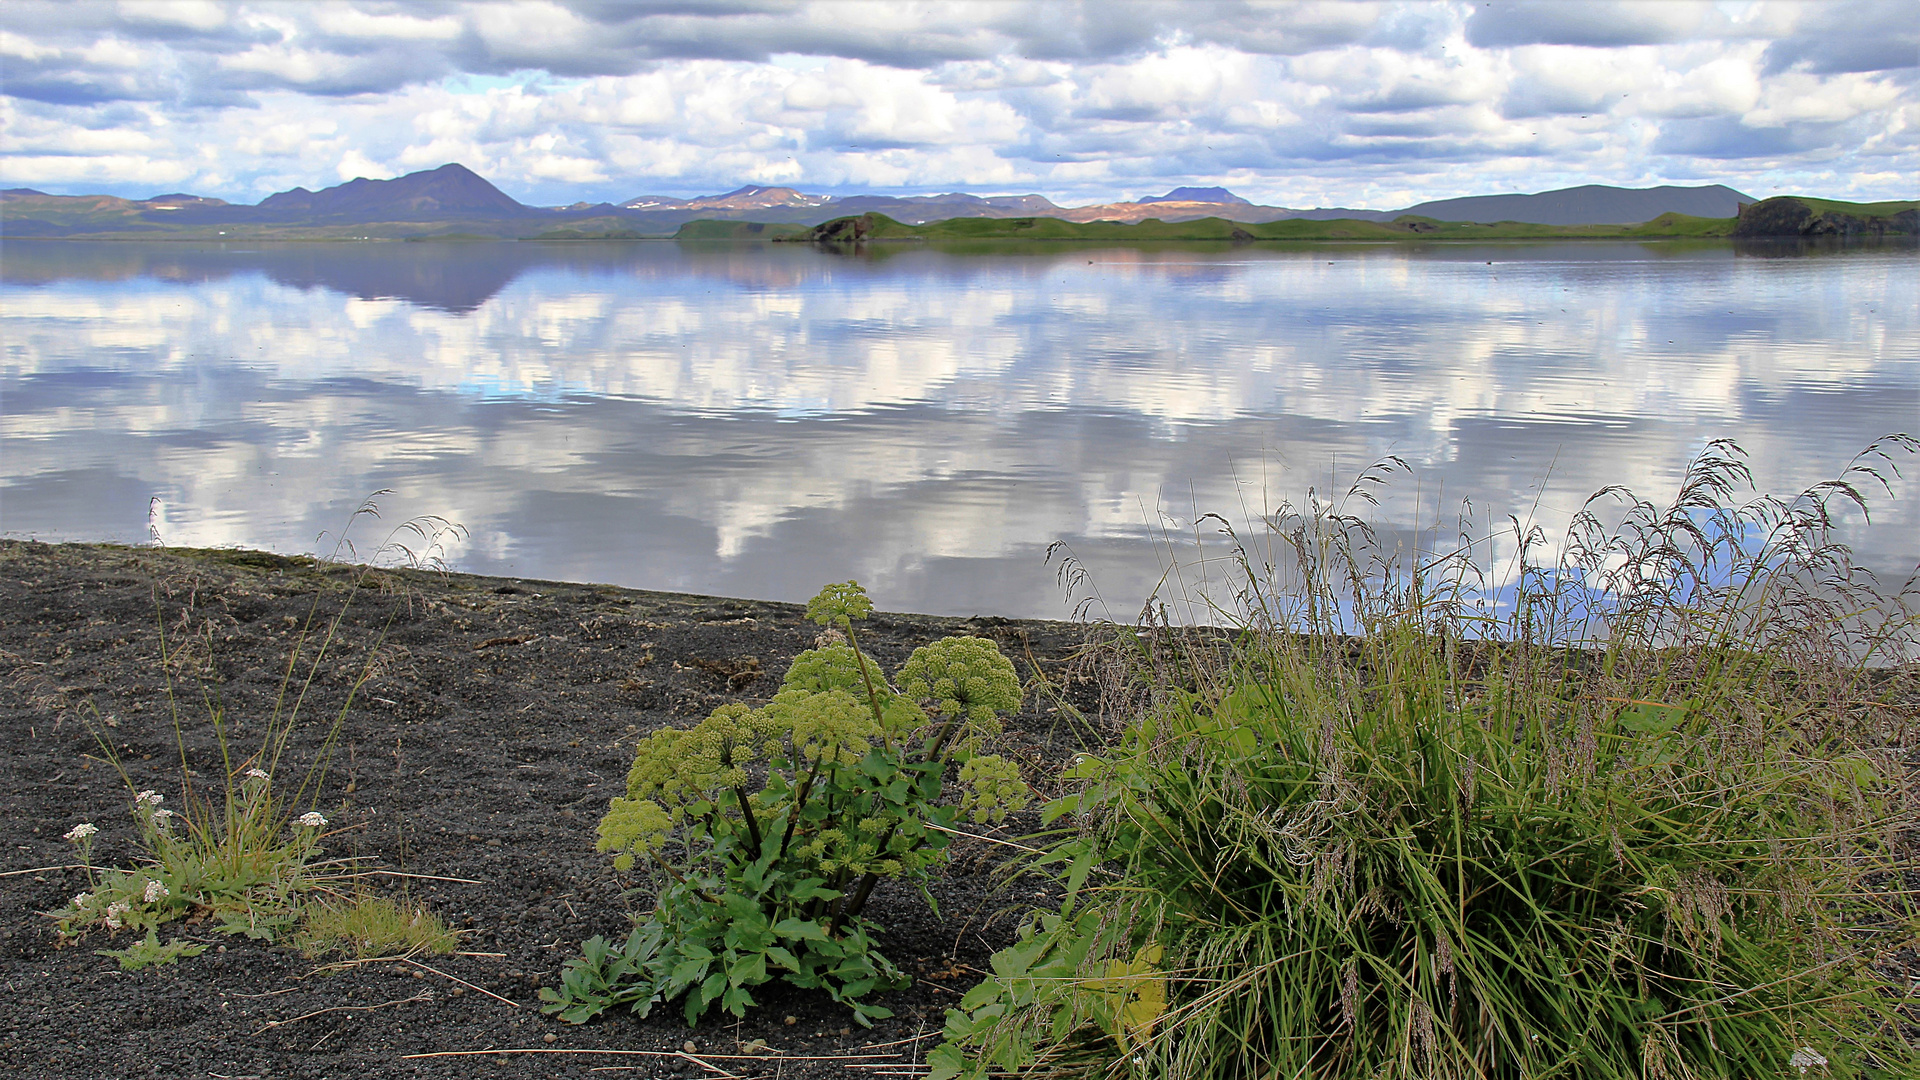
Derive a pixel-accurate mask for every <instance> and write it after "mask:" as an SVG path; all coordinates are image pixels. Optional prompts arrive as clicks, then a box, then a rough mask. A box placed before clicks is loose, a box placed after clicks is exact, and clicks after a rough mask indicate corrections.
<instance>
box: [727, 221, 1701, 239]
mask: <svg viewBox="0 0 1920 1080" xmlns="http://www.w3.org/2000/svg"><path fill="white" fill-rule="evenodd" d="M1735 220H1736V219H1734V218H1696V217H1688V216H1686V215H1685V214H1662V215H1661V216H1659V217H1657V218H1655V219H1653V220H1652V221H1649V222H1645V223H1643V224H1640V225H1533V224H1528V223H1526V222H1518V221H1501V222H1494V223H1492V224H1479V223H1475V222H1467V221H1435V220H1433V219H1431V218H1422V217H1414V216H1412V215H1407V216H1403V217H1400V218H1396V219H1394V220H1393V221H1390V222H1375V221H1355V220H1351V219H1344V218H1343V219H1336V220H1333V221H1312V220H1307V219H1304V218H1295V219H1291V220H1287V221H1268V222H1260V223H1246V222H1237V221H1228V220H1227V219H1225V218H1218V217H1210V218H1199V219H1196V220H1193V221H1177V222H1169V221H1159V220H1156V219H1152V218H1149V219H1147V220H1146V221H1142V222H1140V223H1138V224H1127V223H1125V222H1118V221H1089V222H1073V221H1062V220H1060V219H1058V218H1046V217H1030V218H949V219H948V220H946V221H936V222H930V223H928V224H925V225H907V224H903V223H902V222H898V221H895V220H894V219H892V218H890V217H887V216H886V215H884V214H861V215H859V216H857V217H845V218H836V219H834V220H832V221H829V222H827V223H825V224H823V225H817V226H815V227H814V228H812V229H805V230H799V231H797V232H795V233H794V234H793V235H792V236H790V237H785V238H784V239H791V240H806V241H811V242H814V243H825V244H844V243H867V242H877V243H888V242H915V241H917V242H922V243H936V242H965V241H980V240H996V241H998V240H1057V241H1068V240H1075V241H1086V240H1105V241H1116V242H1122V243H1135V242H1141V241H1210V242H1220V243H1240V244H1246V243H1255V242H1259V241H1315V240H1373V241H1407V240H1507V239H1513V240H1532V239H1593V240H1604V239H1654V238H1659V237H1715V236H1730V235H1732V233H1733V228H1734V223H1735ZM716 224H718V223H716Z"/></svg>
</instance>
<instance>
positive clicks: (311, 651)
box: [48, 491, 460, 966]
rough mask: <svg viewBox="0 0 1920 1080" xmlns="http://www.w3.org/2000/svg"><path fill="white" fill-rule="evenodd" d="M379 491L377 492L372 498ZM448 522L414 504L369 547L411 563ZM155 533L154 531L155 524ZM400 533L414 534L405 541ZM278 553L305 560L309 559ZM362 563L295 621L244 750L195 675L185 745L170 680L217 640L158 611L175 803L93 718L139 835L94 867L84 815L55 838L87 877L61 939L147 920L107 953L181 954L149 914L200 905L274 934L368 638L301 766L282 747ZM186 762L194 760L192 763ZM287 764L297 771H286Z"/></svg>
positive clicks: (287, 924) (205, 655) (308, 839)
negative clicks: (119, 857) (331, 597)
mask: <svg viewBox="0 0 1920 1080" xmlns="http://www.w3.org/2000/svg"><path fill="white" fill-rule="evenodd" d="M385 494H387V492H384V491H382V492H377V493H376V494H375V496H374V498H377V497H379V496H381V495H385ZM378 516H379V508H378V506H377V505H376V504H375V503H374V502H373V500H372V498H370V499H368V500H367V501H366V502H364V503H362V504H361V505H360V507H359V508H358V509H357V510H355V511H354V513H353V515H352V516H351V517H350V519H349V522H348V528H347V529H344V530H342V532H341V534H340V538H339V540H338V542H337V544H336V547H335V549H334V555H335V556H336V557H337V556H340V555H342V554H343V553H345V554H351V553H352V550H353V548H352V544H351V542H350V541H349V540H348V539H347V533H348V532H350V531H351V528H352V525H353V523H354V522H355V521H357V520H358V519H360V518H361V517H375V518H377V517H378ZM458 532H460V528H459V526H457V525H453V524H451V523H449V522H446V521H444V520H443V519H439V518H433V517H423V518H416V519H414V520H411V521H408V522H405V523H403V524H401V525H400V526H399V527H398V528H396V529H395V530H394V531H393V533H391V534H390V535H389V536H388V538H387V540H386V541H385V542H384V543H383V544H382V545H381V546H380V548H379V549H378V550H377V551H376V552H375V553H374V559H373V561H374V562H375V563H378V562H380V561H381V560H382V559H398V560H400V561H404V562H407V563H410V564H413V565H419V564H421V563H422V562H429V563H430V562H433V561H436V559H435V552H437V551H438V550H439V547H440V541H441V539H442V538H443V537H444V536H445V535H448V534H451V533H458ZM155 540H156V542H158V535H157V533H156V534H155ZM409 542H411V543H412V544H413V545H415V546H411V547H410V546H408V545H409ZM221 557H223V558H225V559H226V560H227V561H231V562H235V563H239V564H249V563H255V562H258V561H260V560H261V559H265V560H266V561H268V562H269V563H272V562H274V560H276V559H277V557H274V556H254V555H250V554H246V553H240V554H226V555H222V556H221ZM281 562H283V563H284V564H287V565H313V562H312V561H311V560H307V561H302V560H282V561H281ZM371 572H372V567H371V566H366V567H362V568H360V570H359V572H358V573H357V574H356V575H355V576H354V578H353V579H352V583H351V585H350V586H349V587H348V589H347V591H346V596H345V598H344V599H343V600H342V602H341V604H340V607H339V609H338V610H337V611H335V612H334V614H333V616H332V618H331V619H323V618H322V617H321V614H320V599H319V598H317V597H316V599H315V601H314V607H313V609H312V610H311V611H310V613H309V615H308V618H307V623H306V625H305V626H303V627H301V628H300V630H299V631H298V633H297V634H296V636H295V639H294V642H293V646H292V649H291V651H290V652H289V654H288V656H287V666H286V669H285V671H284V672H283V673H282V675H281V681H280V687H279V691H278V693H277V695H276V697H275V700H274V705H273V708H272V710H271V711H270V712H269V714H268V715H267V716H265V717H264V718H262V720H261V721H260V722H259V724H258V728H257V730H258V736H257V744H256V745H254V746H253V747H252V748H251V752H243V749H242V748H241V747H240V746H238V745H237V743H236V739H235V736H234V728H235V726H236V725H235V724H233V723H232V722H231V721H229V720H228V718H227V713H226V710H225V708H224V707H223V706H222V704H221V702H220V701H219V698H218V696H217V694H216V692H215V690H214V688H213V686H212V684H211V682H210V681H208V682H203V683H202V684H201V686H200V687H199V691H200V697H201V703H202V706H203V707H204V709H205V711H206V719H207V723H208V725H209V726H210V727H211V728H212V731H213V742H214V746H215V750H216V760H212V761H199V760H196V759H197V758H198V757H199V755H197V754H195V753H193V752H191V751H190V749H189V741H190V740H189V738H188V735H187V730H186V728H187V721H186V720H185V719H184V718H183V716H182V712H183V710H182V708H181V702H180V700H179V698H180V696H181V695H179V694H178V693H177V692H176V691H177V687H176V676H177V673H178V672H181V671H186V670H194V669H199V670H201V671H202V672H210V668H209V667H208V666H205V665H209V663H210V660H211V658H212V656H213V655H214V653H215V649H216V646H215V642H214V637H213V627H212V624H210V623H208V624H203V626H202V630H201V633H200V634H199V635H197V636H188V637H185V638H184V639H181V640H178V641H173V640H170V639H169V636H168V634H167V626H168V623H169V620H168V619H167V618H166V617H164V613H162V614H163V617H161V618H160V619H159V628H160V657H159V667H160V670H161V673H162V675H163V677H164V680H165V685H166V701H167V710H166V711H167V715H168V717H169V721H170V724H171V726H172V729H173V739H174V748H175V751H176V753H177V756H178V760H179V769H180V776H179V799H178V805H179V809H177V810H176V809H174V808H173V807H171V806H167V805H165V804H166V803H167V802H168V801H169V800H168V796H167V795H165V794H162V793H161V792H160V791H158V790H155V789H152V788H141V786H140V785H138V784H136V783H135V782H134V780H133V777H132V776H131V774H129V772H128V770H127V767H126V764H125V763H124V762H122V761H121V759H120V755H119V752H118V747H117V744H116V743H115V742H114V741H113V740H112V739H110V738H108V737H107V736H106V732H105V730H104V728H103V727H102V726H101V725H99V724H96V725H95V726H94V738H95V742H96V744H97V745H98V746H99V748H100V752H101V754H102V756H103V757H105V758H106V760H107V761H108V762H109V763H110V764H111V765H112V766H113V768H114V770H115V771H116V772H118V773H119V775H120V780H121V782H122V783H124V784H125V785H126V790H127V795H128V802H129V809H130V811H131V813H132V817H133V821H134V831H135V844H136V846H137V848H138V849H139V851H140V852H141V853H142V858H141V859H140V862H139V865H137V866H134V867H131V868H112V867H108V868H98V869H97V868H95V867H94V865H93V857H92V856H93V846H94V843H95V838H96V837H97V836H98V835H99V833H100V829H99V827H98V826H96V825H94V824H93V823H92V822H81V823H79V824H77V825H75V826H74V827H73V828H72V829H70V830H69V831H68V832H67V833H66V836H65V839H66V840H67V841H68V842H70V843H72V844H74V845H75V846H76V847H77V848H78V849H79V851H80V854H81V860H82V862H83V863H84V864H85V865H86V868H87V875H88V881H89V884H90V886H91V887H90V888H89V889H88V890H87V891H85V892H82V893H79V894H76V895H75V896H74V897H73V898H72V899H70V900H69V901H68V902H67V903H66V904H64V905H62V906H61V907H59V908H57V909H55V910H54V911H52V912H49V913H48V914H49V915H50V916H51V917H52V918H53V919H54V920H55V923H56V925H57V926H58V929H59V933H60V935H61V937H62V938H63V939H65V938H75V937H79V936H81V935H83V934H85V933H87V932H89V931H105V932H106V933H107V934H108V936H110V937H117V936H118V935H119V934H120V933H121V932H122V931H133V932H135V933H138V932H140V931H146V932H147V943H146V944H145V945H140V944H136V945H135V946H131V947H130V951H129V950H118V951H113V950H109V951H106V952H105V953H104V954H105V955H112V956H115V957H117V958H118V959H120V961H121V963H122V965H123V966H124V965H126V964H128V963H129V962H132V961H136V960H137V961H138V962H140V963H142V964H145V963H159V962H172V960H173V959H174V958H176V957H178V956H190V955H194V950H193V949H192V948H189V947H184V946H183V947H181V948H179V949H175V948H174V947H173V946H162V945H160V944H159V940H158V937H157V928H158V927H160V926H164V925H166V924H167V923H170V922H173V921H175V920H178V919H183V918H188V917H192V918H196V919H210V920H212V921H213V923H214V926H215V928H216V929H218V930H220V931H221V932H223V933H228V934H244V935H245V936H247V937H250V938H255V939H258V940H263V941H277V940H280V939H281V938H282V937H283V936H284V935H285V934H286V932H287V931H289V930H290V929H292V927H293V925H294V922H295V920H296V918H297V917H298V914H299V907H300V902H301V899H302V897H303V896H304V895H305V894H306V893H308V892H309V891H311V890H312V889H313V888H314V887H315V886H316V884H318V883H319V878H318V877H317V875H316V874H315V872H314V871H315V863H316V860H317V859H318V857H319V856H320V854H321V849H320V841H321V840H322V839H324V837H325V835H326V833H325V830H326V827H327V819H326V817H325V815H323V814H322V813H320V811H319V809H318V800H319V797H320V790H321V787H322V784H323V782H324V781H325V778H326V772H327V766H328V764H329V762H330V761H331V759H332V754H333V749H334V747H335V745H336V744H337V742H338V738H339V735H340V731H341V729H342V727H343V726H344V724H345V722H346V717H347V715H348V713H349V711H350V710H351V709H352V708H353V704H354V699H355V697H356V695H357V694H358V693H359V691H360V689H361V687H362V686H364V685H365V683H366V681H367V679H369V678H370V677H371V676H372V673H373V663H374V653H377V651H378V646H377V644H376V646H375V648H374V650H373V651H372V652H370V653H369V654H368V656H367V657H366V658H365V659H364V661H363V662H362V663H361V664H360V665H359V667H358V670H357V671H352V672H351V674H350V680H349V685H348V686H347V688H346V693H345V694H344V696H343V698H342V699H341V703H340V706H339V708H338V710H337V711H335V713H334V714H333V716H332V717H331V719H330V720H329V721H327V722H326V724H325V727H324V729H323V730H322V731H321V732H320V736H319V740H318V747H317V749H316V750H315V752H314V753H313V755H312V756H311V758H310V759H309V760H308V761H307V762H306V763H305V767H304V768H303V769H295V768H294V767H293V761H292V758H291V756H290V748H291V746H292V744H293V742H294V739H295V736H296V734H297V733H299V732H300V731H301V730H302V728H303V727H305V726H306V718H305V715H304V713H303V709H302V706H303V704H304V703H305V701H306V699H307V695H308V694H309V692H312V691H313V690H314V687H315V683H316V681H317V680H318V679H320V678H321V673H322V672H323V671H326V670H328V669H329V668H333V667H335V666H336V664H337V661H336V658H335V652H336V645H337V643H338V638H339V633H340V628H341V624H342V623H343V622H344V620H345V619H346V616H347V612H348V610H349V608H350V606H351V604H352V601H353V597H354V595H355V594H356V593H357V591H358V590H359V588H360V587H361V586H362V584H363V583H365V582H366V581H368V580H369V578H370V575H371ZM192 614H193V612H192V608H191V607H190V606H189V607H188V608H187V609H186V610H183V611H181V612H180V613H179V621H180V623H182V624H186V623H189V622H190V621H191V617H192ZM303 666H304V669H305V670H304V674H303V673H302V668H303ZM196 764H197V765H199V766H200V768H195V767H194V765H196ZM203 769H204V770H205V771H207V772H211V773H212V774H213V775H214V776H215V777H217V781H216V782H215V783H214V784H210V785H209V784H205V783H201V782H197V778H198V777H200V776H201V775H202V770H203ZM289 773H293V774H294V775H295V777H297V779H289V778H288V774H289ZM155 950H159V951H157V952H156V951H155ZM141 958H145V959H141Z"/></svg>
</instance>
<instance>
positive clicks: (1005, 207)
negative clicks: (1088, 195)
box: [0, 164, 1756, 237]
mask: <svg viewBox="0 0 1920 1080" xmlns="http://www.w3.org/2000/svg"><path fill="white" fill-rule="evenodd" d="M1755 201H1756V200H1755V199H1754V198H1753V197H1752V196H1750V195H1746V194H1743V193H1741V192H1739V191H1735V190H1734V189H1732V188H1729V187H1724V186H1721V185H1717V184H1716V185H1712V186H1708V187H1657V188H1617V187H1608V186H1605V185H1598V184H1589V185H1586V186H1583V187H1576V188H1565V189H1562V190H1558V191H1547V192H1541V193H1538V194H1532V195H1481V196H1473V197H1469V198H1461V199H1444V200H1439V201H1434V202H1425V203H1417V204H1415V205H1413V206H1409V207H1405V208H1403V209H1399V210H1361V209H1352V208H1346V207H1333V208H1318V209H1294V208H1288V207H1281V206H1261V205H1257V204H1255V203H1252V202H1250V201H1248V200H1246V199H1244V198H1241V197H1240V196H1238V195H1235V194H1234V193H1233V192H1231V191H1229V190H1227V189H1226V188H1223V187H1178V188H1175V189H1173V190H1172V191H1169V192H1167V193H1166V194H1165V195H1155V196H1149V197H1144V198H1140V199H1137V200H1134V201H1131V202H1119V203H1104V204H1099V205H1094V206H1077V207H1063V206H1060V205H1058V204H1056V203H1054V202H1053V201H1052V200H1050V199H1048V198H1046V197H1045V196H1043V195H999V196H988V197H982V196H978V195H970V194H966V193H962V192H952V193H948V194H943V195H918V196H894V195H847V196H835V195H813V194H807V193H804V192H801V191H798V190H796V189H794V188H790V187H763V186H756V185H748V186H745V187H741V188H738V189H736V190H734V191H729V192H727V193H725V194H722V195H707V196H700V197H697V198H690V199H689V198H680V197H677V196H669V195H639V196H635V197H634V198H631V199H627V200H623V201H622V202H620V203H585V202H580V203H574V204H572V205H570V206H559V207H535V206H527V205H524V204H522V203H520V202H518V201H516V200H515V199H513V198H512V197H510V196H508V195H507V194H506V193H505V192H503V191H501V190H500V189H499V188H497V187H495V186H493V185H492V184H491V183H489V182H488V181H487V180H486V179H485V178H483V177H481V176H479V175H478V174H476V173H474V172H473V171H472V170H471V169H468V168H467V167H466V166H464V165H459V164H449V165H443V166H441V167H439V168H437V169H431V170H426V171H422V172H416V173H409V174H407V175H405V176H400V177H396V178H394V179H391V180H368V179H365V178H361V179H355V180H350V181H348V182H346V183H344V184H339V185H336V186H334V187H329V188H322V189H320V190H318V191H309V190H307V189H306V188H301V187H296V188H294V189H292V190H290V191H282V192H279V193H277V194H274V195H269V196H267V197H266V198H265V199H262V200H261V201H260V202H259V203H258V204H257V205H254V206H245V205H240V204H234V203H228V202H225V201H223V200H220V199H213V198H206V197H203V196H198V195H190V194H184V193H178V192H176V193H172V194H167V195H156V196H153V197H151V198H148V199H122V198H118V197H115V196H110V195H77V196H65V195H48V194H46V193H44V192H40V191H35V190H33V189H30V188H14V189H12V190H9V191H0V232H4V234H5V235H8V236H15V237H24V236H76V235H126V236H139V235H142V234H150V235H155V236H161V235H171V234H179V233H181V232H183V231H188V232H191V233H193V234H194V235H200V234H203V233H210V234H211V235H226V233H225V232H223V231H221V229H220V226H235V227H237V228H238V230H239V231H240V232H243V233H245V234H246V235H249V236H255V237H268V236H276V235H285V236H292V235H312V234H310V233H306V232H303V231H302V230H328V231H337V230H338V229H340V228H343V227H353V226H369V228H368V229H366V230H365V232H366V234H367V235H381V236H397V235H435V234H441V235H444V234H446V233H449V232H459V233H463V234H475V235H481V236H520V235H526V234H527V233H529V232H530V231H542V230H547V229H553V228H568V227H573V228H581V227H586V228H592V229H598V230H600V231H601V232H603V233H605V234H607V235H635V236H642V235H664V234H669V233H672V232H673V231H674V230H675V229H677V228H679V227H680V226H681V225H684V224H686V223H687V222H689V221H694V220H698V219H720V220H733V221H758V222H765V223H768V224H796V225H818V224H820V223H822V222H825V221H829V220H832V219H834V218H839V217H846V216H849V215H856V214H869V213H874V214H883V215H886V216H887V217H890V218H893V219H895V220H898V221H900V222H902V223H904V224H908V225H921V224H926V223H929V222H937V221H945V220H949V219H952V218H972V217H984V218H1028V217H1033V218H1041V217H1050V218H1059V219H1061V220H1064V221H1074V222H1120V223H1133V222H1140V221H1147V220H1160V221H1168V222H1179V221H1194V220H1199V219H1202V218H1209V217H1219V218H1225V219H1228V220H1230V221H1236V222H1245V223H1263V222H1272V221H1285V220H1292V219H1307V220H1318V221H1326V220H1336V219H1343V218H1348V219H1354V220H1359V221H1377V222H1386V221H1392V220H1394V219H1396V218H1400V217H1402V216H1406V215H1414V216H1418V217H1427V218H1434V219H1438V220H1444V221H1478V222H1489V223H1491V222H1500V221H1515V222H1526V223H1535V224H1544V225H1585V224H1632V223H1638V222H1643V221H1648V220H1651V219H1653V218H1656V217H1659V216H1660V215H1662V214H1666V213H1680V214H1686V215H1690V216H1693V217H1709V218H1731V217H1733V216H1735V215H1736V214H1738V213H1739V211H1740V208H1741V206H1742V205H1744V204H1748V203H1753V202H1755Z"/></svg>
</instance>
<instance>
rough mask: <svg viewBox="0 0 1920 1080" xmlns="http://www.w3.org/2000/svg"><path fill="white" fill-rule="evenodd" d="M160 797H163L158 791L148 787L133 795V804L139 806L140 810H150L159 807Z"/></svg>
mask: <svg viewBox="0 0 1920 1080" xmlns="http://www.w3.org/2000/svg"><path fill="white" fill-rule="evenodd" d="M162 798H163V797H162V796H161V794H160V793H159V792H157V791H155V790H153V789H152V788H148V789H147V790H145V791H143V792H141V793H140V794H138V795H135V796H134V797H133V805H135V806H137V807H139V808H140V809H142V810H152V809H156V808H158V807H159V805H160V803H161V801H162Z"/></svg>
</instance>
